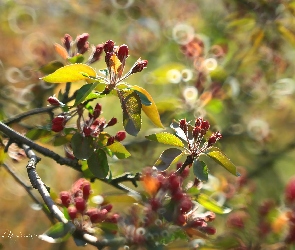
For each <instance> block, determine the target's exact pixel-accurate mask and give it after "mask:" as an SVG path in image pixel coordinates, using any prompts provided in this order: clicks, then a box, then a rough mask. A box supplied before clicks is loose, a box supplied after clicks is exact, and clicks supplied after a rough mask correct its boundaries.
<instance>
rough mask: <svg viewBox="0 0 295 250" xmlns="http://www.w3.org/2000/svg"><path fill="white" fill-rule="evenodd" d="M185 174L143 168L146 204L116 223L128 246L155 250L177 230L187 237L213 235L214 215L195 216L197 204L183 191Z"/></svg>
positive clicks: (131, 209) (187, 171)
mask: <svg viewBox="0 0 295 250" xmlns="http://www.w3.org/2000/svg"><path fill="white" fill-rule="evenodd" d="M180 165H181V164H178V166H177V167H178V168H179V167H180ZM188 174H189V169H188V168H186V169H185V170H184V171H183V172H182V173H181V174H180V175H179V174H175V172H171V173H167V172H158V171H157V170H156V169H154V168H146V169H144V171H143V176H142V181H143V184H144V187H145V191H146V193H147V194H148V195H147V197H146V199H145V205H144V207H142V206H140V205H138V204H134V205H133V206H131V207H130V209H129V212H128V213H127V214H126V217H124V218H122V220H121V221H120V224H119V232H120V233H121V235H123V236H124V237H125V238H126V239H127V244H128V245H140V248H144V249H154V248H156V245H155V244H156V242H157V240H164V241H165V240H166V239H168V240H169V239H171V238H173V237H174V236H172V235H173V233H175V232H177V230H179V229H181V230H183V231H184V232H186V233H187V236H188V237H190V236H192V235H195V236H198V237H199V236H200V235H202V234H203V236H205V235H213V234H215V233H216V230H215V228H213V227H211V226H208V223H209V222H211V221H213V220H214V219H215V214H214V213H212V212H206V213H202V214H199V213H197V212H196V208H197V204H196V202H194V201H193V200H192V197H190V195H188V194H187V193H186V192H185V190H184V189H183V188H182V186H183V181H184V180H185V179H186V178H187V177H188ZM175 225H177V226H175Z"/></svg>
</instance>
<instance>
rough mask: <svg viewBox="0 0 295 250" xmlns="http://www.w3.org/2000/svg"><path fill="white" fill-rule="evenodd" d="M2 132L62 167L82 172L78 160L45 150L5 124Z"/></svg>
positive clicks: (0, 128)
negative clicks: (65, 166)
mask: <svg viewBox="0 0 295 250" xmlns="http://www.w3.org/2000/svg"><path fill="white" fill-rule="evenodd" d="M0 131H2V132H3V133H4V134H6V135H7V136H8V137H9V138H10V139H11V140H13V141H14V142H16V143H18V144H20V145H21V144H24V145H27V146H29V148H31V149H34V150H36V151H37V152H39V153H41V154H43V155H44V156H47V157H50V158H51V159H53V160H55V161H56V162H57V163H59V164H61V165H67V166H70V167H72V168H74V169H76V170H78V171H81V166H80V165H79V163H78V161H77V160H72V159H68V158H64V157H62V156H60V155H59V154H57V153H55V152H53V151H51V150H49V149H47V148H44V147H42V146H40V145H38V144H37V143H35V142H33V141H32V140H30V139H28V138H27V137H25V136H23V135H21V134H20V133H18V132H17V131H15V130H13V129H11V128H10V127H8V126H7V125H5V124H4V123H3V122H0Z"/></svg>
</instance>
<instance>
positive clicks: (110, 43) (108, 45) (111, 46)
mask: <svg viewBox="0 0 295 250" xmlns="http://www.w3.org/2000/svg"><path fill="white" fill-rule="evenodd" d="M114 46H115V43H114V42H113V41H112V40H108V41H106V42H105V44H104V47H103V49H104V51H105V53H107V52H113V50H114Z"/></svg>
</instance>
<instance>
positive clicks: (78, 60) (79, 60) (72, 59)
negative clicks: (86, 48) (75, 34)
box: [67, 54, 84, 63]
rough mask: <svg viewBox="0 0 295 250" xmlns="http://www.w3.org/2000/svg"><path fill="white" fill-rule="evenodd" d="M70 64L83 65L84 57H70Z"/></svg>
mask: <svg viewBox="0 0 295 250" xmlns="http://www.w3.org/2000/svg"><path fill="white" fill-rule="evenodd" d="M67 60H68V61H69V62H70V63H82V62H83V61H84V56H82V55H80V54H79V55H76V56H73V57H68V59H67Z"/></svg>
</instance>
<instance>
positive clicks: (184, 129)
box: [179, 119, 187, 133]
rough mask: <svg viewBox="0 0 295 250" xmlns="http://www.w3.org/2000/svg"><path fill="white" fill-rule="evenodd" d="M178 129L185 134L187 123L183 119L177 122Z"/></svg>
mask: <svg viewBox="0 0 295 250" xmlns="http://www.w3.org/2000/svg"><path fill="white" fill-rule="evenodd" d="M179 127H180V128H181V129H182V130H183V132H184V133H186V132H187V123H186V120H185V119H181V120H180V121H179Z"/></svg>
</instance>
